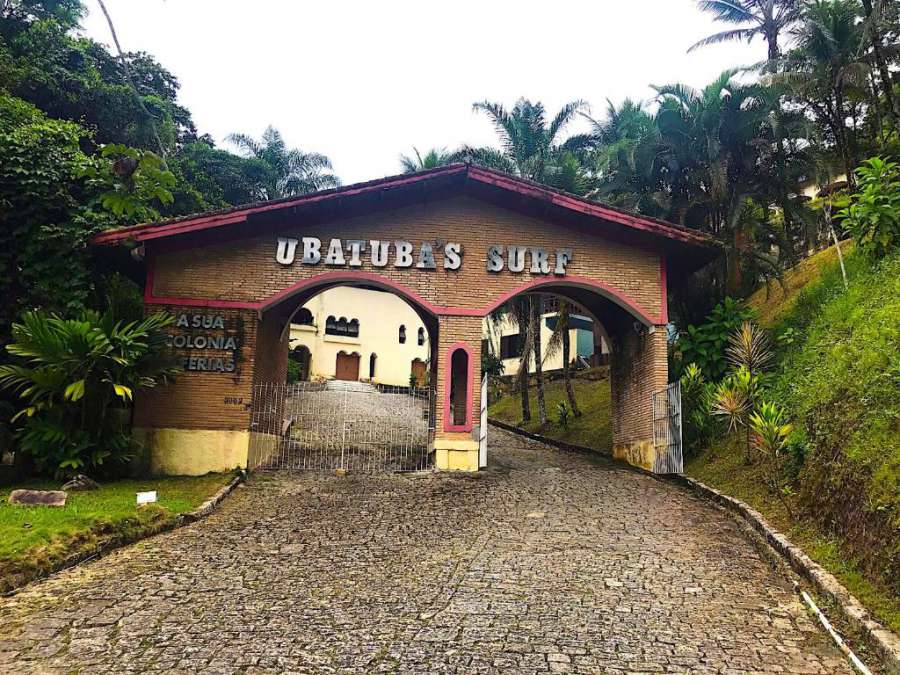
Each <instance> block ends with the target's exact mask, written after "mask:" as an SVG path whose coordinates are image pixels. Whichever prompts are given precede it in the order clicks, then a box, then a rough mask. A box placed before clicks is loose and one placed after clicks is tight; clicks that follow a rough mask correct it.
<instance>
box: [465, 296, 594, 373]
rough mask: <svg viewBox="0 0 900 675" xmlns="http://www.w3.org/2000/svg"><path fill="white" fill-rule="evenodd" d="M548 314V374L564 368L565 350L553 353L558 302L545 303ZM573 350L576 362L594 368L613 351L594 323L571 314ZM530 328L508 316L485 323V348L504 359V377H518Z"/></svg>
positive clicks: (544, 346)
mask: <svg viewBox="0 0 900 675" xmlns="http://www.w3.org/2000/svg"><path fill="white" fill-rule="evenodd" d="M544 309H545V311H544V312H543V313H542V314H541V356H542V357H543V358H542V366H543V370H544V371H552V370H560V369H562V367H563V354H562V349H556V350H553V351H551V350H550V340H551V337H552V336H553V333H554V331H555V330H556V322H557V314H556V311H555V303H554V302H553V301H552V300H550V301H547V302H545V307H544ZM569 325H570V326H571V328H570V329H569V345H570V347H569V349H570V352H569V353H570V356H571V359H572V360H573V361H574V360H575V359H577V358H578V357H581V358H583V359H584V360H585V362H587V363H588V364H590V365H599V364H600V363H603V362H604V360H603V359H604V354H606V355H607V356H608V353H609V350H608V348H607V346H606V345H605V343H604V341H603V338H602V337H601V336H600V334H599V330H598V328H597V327H596V326H595V325H594V322H593V321H592V320H591V319H590V318H589V317H586V316H583V315H581V314H575V313H572V314H570V315H569ZM525 332H526V329H525V328H524V327H523V328H521V329H520V328H519V325H518V324H517V323H516V322H515V320H514V319H512V318H511V317H510V316H508V315H506V314H493V315H491V316H490V317H487V318H486V319H485V320H484V324H483V331H482V340H483V344H484V348H485V349H487V350H489V352H490V353H491V354H494V355H495V356H498V357H500V360H501V361H502V362H503V374H504V375H515V374H516V373H517V372H518V370H519V359H520V358H521V356H522V349H523V347H524V340H525ZM534 366H535V364H534V355H532V356H531V357H530V358H529V362H528V372H529V373H533V372H534V370H535V368H534Z"/></svg>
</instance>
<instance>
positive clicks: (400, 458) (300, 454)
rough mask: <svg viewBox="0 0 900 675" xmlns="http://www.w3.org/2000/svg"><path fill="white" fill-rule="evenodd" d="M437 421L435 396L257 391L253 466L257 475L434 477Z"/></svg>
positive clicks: (318, 387)
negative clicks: (430, 472)
mask: <svg viewBox="0 0 900 675" xmlns="http://www.w3.org/2000/svg"><path fill="white" fill-rule="evenodd" d="M433 420H434V396H433V393H432V391H431V390H430V389H428V388H412V387H387V386H382V385H373V384H368V383H364V382H344V381H339V380H331V381H327V382H297V383H293V384H282V383H264V384H258V385H254V387H253V399H252V403H251V416H250V448H249V458H248V464H249V468H250V469H251V470H254V469H289V470H305V471H334V470H336V469H345V470H347V471H354V472H362V473H375V472H380V471H420V470H423V469H429V468H431V467H432V465H433V453H430V452H429V447H430V446H431V441H432V439H433V436H434V426H433Z"/></svg>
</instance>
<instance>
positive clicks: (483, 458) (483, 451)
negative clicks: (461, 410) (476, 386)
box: [478, 375, 488, 469]
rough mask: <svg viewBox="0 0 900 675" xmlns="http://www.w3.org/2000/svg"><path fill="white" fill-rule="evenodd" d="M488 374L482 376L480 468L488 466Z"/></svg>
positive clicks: (479, 440) (479, 428) (479, 433)
mask: <svg viewBox="0 0 900 675" xmlns="http://www.w3.org/2000/svg"><path fill="white" fill-rule="evenodd" d="M487 409H488V376H487V375H485V376H484V377H482V378H481V418H480V422H479V425H480V426H479V427H478V468H479V469H484V468H485V467H486V466H487V433H488V410H487Z"/></svg>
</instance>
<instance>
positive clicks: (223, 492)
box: [182, 471, 247, 523]
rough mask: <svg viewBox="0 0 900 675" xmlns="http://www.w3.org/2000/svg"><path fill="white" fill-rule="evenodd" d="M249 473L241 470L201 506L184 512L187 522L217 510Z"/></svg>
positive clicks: (183, 515) (183, 516)
mask: <svg viewBox="0 0 900 675" xmlns="http://www.w3.org/2000/svg"><path fill="white" fill-rule="evenodd" d="M246 478H247V474H246V472H244V471H241V472H240V473H239V474H238V475H237V476H235V477H234V478H232V479H231V481H230V482H229V483H228V485H223V486H222V487H221V488H219V490H218V492H216V494H214V495H213V496H212V497H210V498H209V499H207V500H206V501H205V502H203V503H202V504H201V505H200V506H198V507H197V508H196V509H194V510H193V511H190V512H189V513H185V514H182V518H183V519H184V520H185V521H186V522H190V523H192V522H194V521H196V520H200V519H201V518H205V517H206V516H208V515H209V514H210V513H212V512H213V511H215V510H216V507H217V506H218V505H219V503H221V501H222V500H223V499H225V497H227V496H228V495H230V494H231V493H232V492H234V489H235V488H236V487H237V486H238V485H240V484H241V483H242V482H244V480H246Z"/></svg>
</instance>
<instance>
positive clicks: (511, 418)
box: [488, 378, 612, 452]
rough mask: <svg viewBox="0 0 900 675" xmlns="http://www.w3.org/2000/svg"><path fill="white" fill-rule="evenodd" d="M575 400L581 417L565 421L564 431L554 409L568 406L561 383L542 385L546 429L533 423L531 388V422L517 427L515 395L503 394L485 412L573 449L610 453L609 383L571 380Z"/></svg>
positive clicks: (534, 403)
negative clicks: (572, 446) (570, 445)
mask: <svg viewBox="0 0 900 675" xmlns="http://www.w3.org/2000/svg"><path fill="white" fill-rule="evenodd" d="M573 386H574V388H575V400H576V401H578V407H579V408H580V409H581V412H582V415H581V417H571V416H570V418H569V424H568V427H567V428H563V427H562V426H560V425H559V423H558V419H559V413H558V411H557V406H558V405H559V403H560V402H561V401H566V402H567V403H568V398H567V397H566V389H565V384H564V383H563V381H562V380H561V379H560V380H554V381H553V382H547V383H546V385H545V391H544V398H545V401H546V403H547V417H548V418H549V420H548V422H547V424H546V426H541V424H540V422H539V421H538V419H537V393H536V392H535V389H534V387H531V390H530V398H529V400H530V402H531V417H532V419H531V421H530V422H529V423H528V424H524V425H523V424H521V421H522V400H521V397H520V396H519V394H518V393H517V392H510V393H507V394H506V395H505V396H504V397H503V398H502V399H500V400H499V401H497V402H495V403H494V404H493V405H491V406H490V408H488V415H489V416H490V417H491V418H492V419H496V420H499V421H501V422H506V423H507V424H514V425H516V426H520V427H521V428H522V429H524V430H526V431H530V432H531V433H536V434H541V435H543V436H548V437H550V438H555V439H557V440H560V441H565V442H567V443H573V444H575V445H583V446H586V447H589V448H596V449H597V450H601V451H605V452H610V451H611V450H612V426H611V424H610V392H609V380H600V381H594V380H589V379H583V378H579V379H575V380H573Z"/></svg>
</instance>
